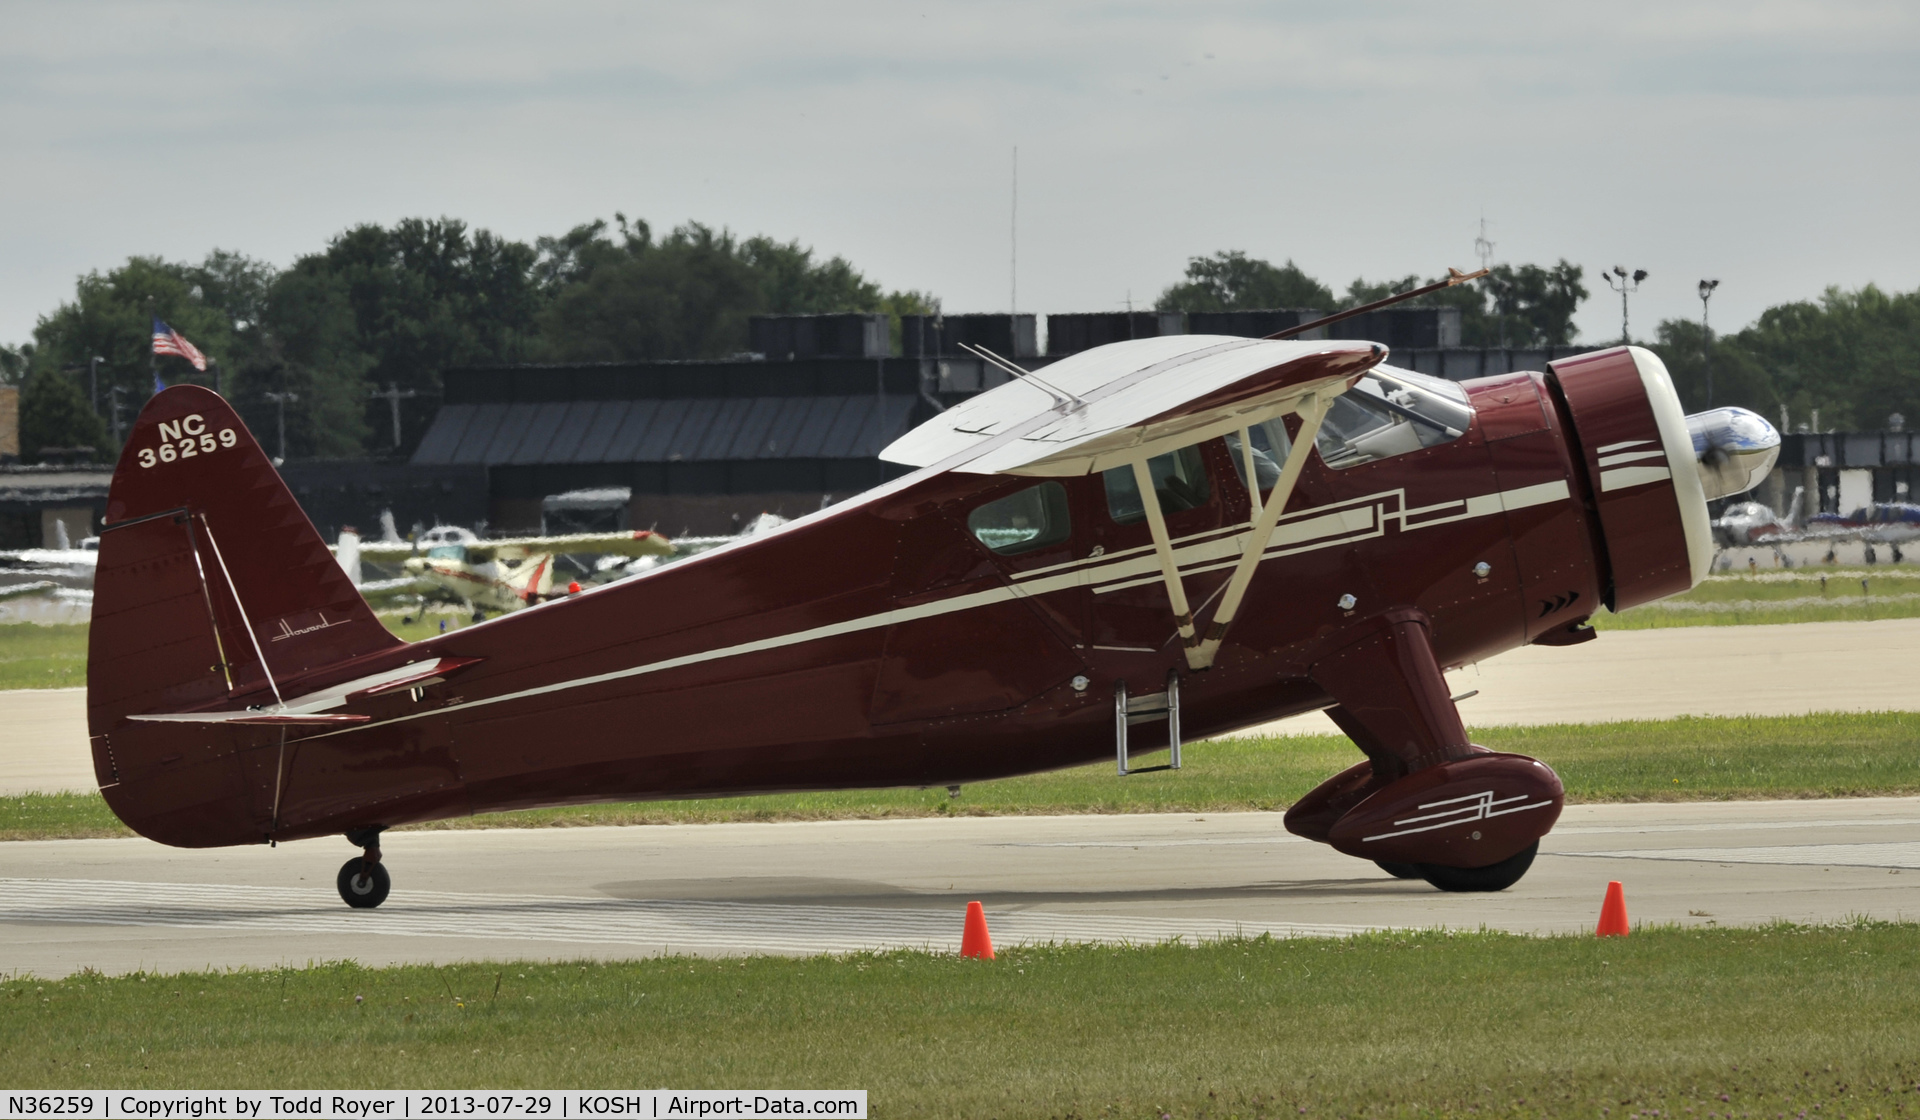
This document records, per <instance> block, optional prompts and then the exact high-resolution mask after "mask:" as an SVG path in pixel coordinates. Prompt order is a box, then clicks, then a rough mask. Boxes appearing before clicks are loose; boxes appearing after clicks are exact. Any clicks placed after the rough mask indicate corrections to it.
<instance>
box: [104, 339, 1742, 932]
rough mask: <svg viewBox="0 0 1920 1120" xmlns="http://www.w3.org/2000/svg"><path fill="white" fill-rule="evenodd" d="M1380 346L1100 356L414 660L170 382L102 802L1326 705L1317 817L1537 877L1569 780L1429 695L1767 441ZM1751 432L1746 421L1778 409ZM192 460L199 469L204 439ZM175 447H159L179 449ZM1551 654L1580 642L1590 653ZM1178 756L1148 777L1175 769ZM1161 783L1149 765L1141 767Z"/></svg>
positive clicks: (1064, 729)
mask: <svg viewBox="0 0 1920 1120" xmlns="http://www.w3.org/2000/svg"><path fill="white" fill-rule="evenodd" d="M1386 358H1387V352H1386V350H1385V349H1384V348H1383V347H1381V346H1378V345H1375V344H1371V343H1366V342H1349V341H1325V342H1303V341H1292V340H1285V339H1275V340H1265V339H1248V338H1229V337H1221V336H1204V335H1187V336H1173V337H1160V338H1150V339H1141V340H1138V341H1130V342H1120V343H1114V344H1111V345H1107V346H1102V347H1098V348H1096V349H1093V350H1089V351H1086V352H1083V353H1080V354H1076V355H1073V356H1071V357H1068V358H1065V359H1062V360H1061V361H1059V362H1057V363H1054V364H1052V365H1050V366H1048V367H1046V369H1045V370H1044V371H1042V372H1039V373H1034V374H1025V373H1024V371H1021V376H1018V377H1017V378H1016V379H1014V380H1012V381H1009V382H1008V383H1007V384H1005V385H1002V386H1000V387H998V388H995V389H993V390H991V391H989V392H987V393H983V394H981V395H979V396H977V397H974V398H972V399H970V400H968V401H966V402H963V403H961V404H959V405H956V406H954V407H953V408H950V409H948V410H947V411H945V412H943V413H941V414H939V415H938V416H936V417H934V418H933V419H931V420H929V421H928V422H926V423H925V424H923V425H921V426H920V427H918V428H916V429H914V430H913V431H911V432H910V433H908V434H907V435H906V436H904V437H902V438H901V439H900V440H898V441H897V442H895V443H894V444H893V445H891V446H890V447H888V448H887V449H886V450H885V451H884V453H883V455H884V457H885V458H886V459H887V460H889V461H891V462H895V463H902V464H905V465H907V466H910V467H913V468H915V469H914V470H913V471H912V473H909V474H907V475H905V476H904V477H901V478H899V479H896V480H895V481H893V482H889V483H886V484H884V485H882V486H879V487H877V488H875V489H873V490H869V491H867V492H866V493H864V494H860V495H857V496H854V497H852V498H849V499H847V500H846V501H843V502H841V503H839V504H837V505H834V506H831V507H829V508H826V509H823V510H820V511H818V512H816V513H813V514H810V515H808V516H805V517H801V518H798V519H796V520H794V521H792V522H790V523H788V524H785V525H781V526H779V527H777V528H775V529H772V530H771V531H768V532H765V533H761V534H758V535H755V536H753V537H751V538H747V539H740V540H735V541H732V542H729V543H726V544H723V545H720V546H719V547H717V548H714V549H712V550H710V551H707V552H704V553H702V554H700V555H697V556H692V557H689V558H687V559H684V560H681V561H679V562H676V563H673V564H668V565H662V566H661V567H659V568H657V569H655V570H653V571H649V572H646V573H643V574H641V575H638V576H636V577H634V578H631V579H627V580H622V581H620V582H618V583H614V584H609V585H606V586H603V587H597V588H591V589H588V590H586V591H584V592H582V593H581V594H578V595H569V596H566V597H564V598H560V599H556V600H552V601H548V602H543V603H540V604H538V605H536V606H531V607H528V608H526V609H523V610H519V611H516V612H514V613H512V614H509V615H504V616H502V617H499V618H496V619H493V620H490V621H488V622H485V623H482V624H479V625H476V626H471V627H468V628H465V629H462V630H458V631H455V632H452V633H449V634H445V635H440V636H436V637H433V638H429V639H427V640H425V641H421V642H416V643H411V644H409V643H406V642H402V641H400V640H399V639H397V638H395V637H394V636H393V635H391V634H390V633H388V632H387V630H386V629H385V628H384V627H382V626H381V625H380V624H379V622H378V621H377V620H376V619H375V618H374V616H373V614H372V612H371V611H370V610H369V609H368V608H367V606H366V604H365V602H364V601H363V600H362V599H361V597H360V596H359V595H358V594H357V593H356V592H355V591H354V588H353V585H352V584H351V583H350V582H349V581H348V580H347V579H346V578H345V576H344V575H342V573H341V571H340V568H339V566H338V565H337V564H335V563H334V562H333V560H332V558H331V557H330V556H329V555H328V554H327V551H326V547H325V545H324V544H323V543H322V542H321V540H320V538H319V537H318V535H317V534H316V533H315V532H314V531H313V528H312V526H311V525H310V524H309V523H308V522H307V520H306V518H305V517H304V516H303V515H302V514H301V512H300V509H299V507H298V506H297V505H296V504H295V502H294V500H293V498H292V496H291V495H290V494H289V493H288V492H287V489H286V487H285V486H284V485H283V484H282V483H281V482H280V480H279V478H278V476H277V475H276V474H275V473H274V470H273V467H272V464H271V463H270V461H269V460H268V458H267V457H266V455H265V454H264V453H263V452H262V451H261V449H260V447H259V445H258V444H257V443H256V442H255V440H254V438H253V436H252V435H251V434H249V433H248V431H247V429H246V428H245V426H244V425H243V424H242V423H241V421H240V418H239V417H238V416H237V415H236V414H235V413H234V411H233V409H232V408H231V407H230V406H229V405H228V404H227V403H226V402H225V401H223V400H222V399H220V398H219V397H218V396H216V395H215V394H213V393H212V392H210V391H208V390H206V389H203V388H198V387H195V386H189V385H181V386H175V387H173V388H171V389H168V390H166V391H165V392H162V393H160V394H158V395H156V396H154V397H153V398H152V399H151V400H150V401H149V402H148V403H147V405H146V407H145V409H144V410H143V411H142V413H141V415H140V418H139V421H138V423H137V425H136V426H135V428H134V430H133V433H132V435H131V437H130V438H129V439H128V441H127V445H126V448H127V449H126V452H125V454H124V456H123V457H122V460H121V462H120V465H119V469H118V471H117V472H116V474H115V476H114V480H113V487H112V493H111V498H110V500H109V507H108V513H107V518H106V521H107V528H106V529H105V531H104V532H103V534H102V539H101V560H100V575H99V580H98V584H97V591H96V596H97V598H96V606H95V612H94V618H93V631H92V646H91V648H92V657H91V660H90V661H89V664H88V705H89V722H90V727H91V731H92V736H93V739H92V742H93V754H94V763H95V768H96V771H97V774H98V776H99V781H100V785H101V787H102V791H103V792H104V794H105V796H106V799H107V801H108V803H109V804H110V805H111V806H112V807H113V810H114V812H116V813H117V814H119V816H120V818H121V819H122V820H124V821H126V822H127V823H128V824H129V825H130V826H132V827H133V828H134V829H136V830H137V831H139V832H140V833H142V834H143V835H145V836H148V837H151V838H153V839H155V840H158V841H161V842H163V843H167V844H174V845H180V846H185V847H212V846H219V845H231V844H252V843H262V842H269V841H278V840H292V839H297V838H302V837H312V836H321V835H328V834H335V835H339V834H344V835H345V836H346V837H347V838H348V840H349V841H351V842H352V843H353V844H355V845H356V846H359V847H361V848H362V849H363V851H362V854H361V855H359V856H356V857H355V858H353V859H351V860H349V861H348V862H347V864H346V865H345V866H344V867H342V868H341V871H340V875H339V879H338V885H339V888H340V893H341V896H342V898H343V899H345V900H346V901H347V903H348V904H349V905H353V906H359V907H367V906H374V905H378V904H379V902H380V901H381V900H382V899H383V898H385V897H386V894H387V891H388V888H389V884H390V878H389V875H388V872H387V870H386V865H385V864H384V863H382V862H381V858H380V843H379V838H380V833H381V830H383V829H386V828H389V827H392V826H394V825H399V824H405V823H408V822H414V821H425V820H433V819H438V818H444V817H452V816H459V815H465V814H469V813H477V812H487V811H494V810H503V809H518V808H528V807H533V806H543V805H562V804H577V803H585V802H594V801H607V800H616V799H619V800H632V799H646V798H675V797H692V796H717V795H727V796H732V795H740V794H753V793H763V792H774V791H790V790H818V789H838V788H848V787H882V786H942V785H954V784H959V783H964V782H974V781H980V780H984V779H990V778H997V777H1003V776H1008V775H1014V774H1023V773H1031V772H1034V771H1040V770H1047V769H1053V768H1057V767H1064V766H1073V765H1078V764H1083V763H1087V762H1092V761H1096V760H1099V759H1101V758H1102V757H1105V758H1107V759H1111V760H1113V761H1114V764H1115V767H1116V770H1117V772H1118V773H1119V774H1122V775H1126V774H1137V773H1139V772H1140V771H1141V770H1142V769H1143V768H1142V767H1141V765H1140V762H1141V761H1142V755H1144V754H1146V753H1147V752H1157V751H1168V752H1169V754H1168V756H1167V762H1166V763H1165V765H1166V766H1170V767H1171V766H1178V765H1180V745H1181V743H1182V741H1183V740H1185V739H1188V738H1191V737H1196V736H1211V735H1218V734H1221V733H1223V732H1227V731H1231V730H1233V729H1236V728H1242V727H1247V726H1249V725H1252V724H1256V723H1260V722H1263V721H1267V720H1272V719H1276V718H1280V717H1283V716H1289V715H1294V714H1298V713H1302V712H1308V711H1312V710H1315V709H1326V710H1327V712H1328V714H1329V715H1330V716H1331V717H1332V718H1333V720H1334V722H1335V723H1336V724H1338V725H1339V726H1340V728H1341V729H1342V730H1343V731H1345V732H1346V733H1347V735H1348V736H1350V737H1351V738H1352V739H1353V741H1354V743H1355V745H1356V746H1357V747H1358V748H1359V749H1360V751H1361V752H1362V753H1363V755H1364V756H1365V757H1364V759H1363V760H1362V761H1360V762H1359V763H1358V764H1357V765H1355V766H1353V767H1352V768H1350V769H1348V770H1346V771H1344V772H1342V773H1340V774H1337V775H1334V776H1333V777H1331V778H1329V779H1328V780H1327V781H1326V782H1325V783H1323V784H1322V785H1321V786H1319V787H1318V788H1317V789H1315V790H1314V791H1312V792H1311V793H1309V794H1308V795H1307V796H1306V797H1304V798H1302V799H1301V800H1300V801H1299V802H1298V803H1297V804H1295V805H1294V806H1293V808H1292V809H1291V810H1289V811H1288V813H1287V814H1286V817H1285V825H1286V827H1287V828H1288V829H1290V830H1291V831H1293V832H1294V833H1297V834H1299V835H1301V836H1305V837H1308V838H1311V839H1313V840H1316V841H1320V842H1322V843H1327V844H1330V845H1332V846H1333V847H1334V848H1336V849H1338V850H1339V851H1342V852H1345V853H1347V854H1349V855H1353V856H1357V857H1360V858H1362V859H1368V860H1372V861H1375V862H1376V863H1378V864H1379V865H1380V866H1381V867H1382V868H1384V869H1385V870H1387V871H1388V872H1390V873H1391V874H1394V875H1400V876H1408V877H1413V876H1417V877H1420V878H1424V879H1426V880H1427V881H1428V882H1430V883H1432V884H1434V885H1435V886H1437V887H1440V888H1442V889H1446V890H1496V889H1501V888H1504V887H1506V886H1508V885H1510V884H1512V883H1513V882H1515V881H1517V880H1518V879H1519V878H1520V876H1521V875H1523V874H1524V873H1525V871H1526V869H1527V867H1528V866H1529V864H1530V863H1531V861H1532V860H1533V857H1534V853H1535V851H1536V850H1537V849H1538V846H1539V840H1540V837H1542V836H1543V835H1545V834H1546V833H1547V831H1548V830H1549V829H1550V828H1551V827H1552V826H1553V824H1554V822H1555V820H1556V819H1557V818H1558V816H1559V814H1560V809H1561V805H1562V802H1563V799H1564V798H1563V791H1562V788H1561V783H1560V780H1559V778H1558V777H1557V776H1556V775H1555V774H1554V772H1553V771H1552V769H1550V768H1549V767H1548V766H1547V765H1546V764H1545V763H1543V762H1540V761H1537V760H1535V759H1532V758H1528V757H1526V756H1523V755H1518V754H1510V753H1504V752H1496V751H1491V750H1488V749H1486V748H1484V747H1480V746H1476V745H1475V744H1473V743H1472V742H1470V741H1469V739H1468V737H1467V733H1466V730H1465V728H1464V727H1463V725H1462V723H1461V719H1460V716H1459V713H1458V712H1457V710H1456V709H1455V707H1454V702H1453V701H1452V699H1450V698H1449V695H1448V688H1447V685H1446V682H1445V680H1444V678H1443V676H1442V673H1443V671H1444V670H1446V669H1447V668H1449V667H1453V666H1458V665H1462V664H1466V663H1469V662H1474V661H1479V660H1481V659H1483V658H1487V657H1491V656H1493V655H1495V654H1497V653H1500V652H1502V651H1504V650H1509V649H1514V648H1517V647H1519V646H1522V645H1527V644H1530V643H1531V644H1535V645H1547V646H1571V645H1575V644H1577V643H1582V642H1585V641H1588V640H1591V639H1592V638H1594V637H1595V636H1596V634H1595V631H1594V630H1593V629H1592V628H1591V627H1590V626H1589V625H1588V619H1589V618H1590V617H1591V616H1592V615H1593V614H1594V613H1595V612H1597V611H1599V610H1601V609H1603V608H1610V609H1613V610H1623V609H1625V608H1628V607H1632V606H1635V605H1637V604H1640V603H1645V602H1648V601H1650V600H1653V599H1658V598H1660V597H1662V596H1666V595H1671V594H1674V593H1676V592H1680V591H1685V590H1687V589H1689V588H1691V587H1693V586H1694V585H1695V584H1696V583H1698V581H1699V580H1700V579H1701V578H1703V577H1704V576H1705V574H1706V573H1707V570H1708V567H1709V565H1710V563H1711V561H1712V556H1713V539H1712V535H1711V531H1710V529H1709V526H1708V517H1707V507H1706V502H1707V500H1708V499H1709V498H1710V497H1718V496H1721V495H1724V494H1729V493H1735V492H1738V491H1740V490H1743V489H1745V488H1747V487H1749V486H1751V485H1752V484H1753V483H1754V482H1756V481H1757V480H1758V479H1760V478H1761V477H1764V475H1765V473H1766V471H1767V469H1768V468H1769V467H1770V466H1771V463H1772V460H1773V458H1774V455H1775V454H1776V453H1777V446H1778V439H1777V437H1775V436H1773V435H1772V433H1771V429H1767V428H1765V422H1764V421H1759V426H1758V427H1754V426H1752V425H1745V424H1744V422H1743V426H1744V427H1745V428H1746V430H1747V438H1744V439H1743V440H1741V441H1740V442H1739V443H1737V444H1733V445H1726V446H1721V445H1716V444H1715V443H1713V442H1712V438H1711V437H1709V438H1708V440H1707V442H1706V445H1705V447H1704V449H1702V448H1701V447H1700V446H1699V444H1698V443H1697V441H1696V435H1698V434H1699V433H1701V432H1702V431H1704V430H1707V429H1710V428H1712V427H1713V425H1711V424H1705V423H1701V422H1700V421H1699V420H1698V419H1694V420H1690V418H1689V417H1687V416H1686V415H1684V414H1683V412H1682V410H1681V407H1680V404H1679V400H1678V398H1677V396H1676V395H1675V393H1674V390H1673V387H1672V384H1671V382H1670V381H1669V379H1668V376H1667V373H1666V370H1665V369H1664V367H1663V366H1662V365H1661V362H1660V359H1659V358H1658V357H1656V356H1655V355H1654V354H1652V353H1651V352H1649V351H1647V350H1644V349H1640V348H1638V347H1621V348H1615V349H1611V350H1604V351H1599V352H1595V353H1590V354H1584V355H1580V356H1578V357H1573V358H1567V359H1563V360H1560V361H1557V362H1553V363H1550V365H1549V368H1548V369H1547V370H1546V371H1543V372H1537V373H1515V374H1509V375H1503V376H1498V377H1489V378H1482V379H1479V380H1475V381H1469V382H1465V383H1461V384H1455V383H1453V382H1448V381H1441V380H1438V379H1435V378H1430V377H1425V376H1422V375H1420V374H1417V373H1413V372H1411V371H1408V370H1404V369H1396V368H1393V367H1391V366H1389V365H1387V364H1386V361H1385V360H1386ZM1754 419H1755V420H1758V418H1757V417H1755V418H1754ZM189 446H191V447H192V448H193V449H194V450H195V452H196V455H195V456H194V457H188V456H187V454H186V448H187V447H189ZM157 447H177V448H179V449H180V452H179V454H178V455H177V456H176V457H175V458H174V459H173V461H171V462H166V463H159V464H157V465H153V466H147V465H143V462H144V459H143V456H145V457H147V458H157V457H156V456H155V455H154V449H155V448H157ZM1567 655H1568V656H1578V654H1577V653H1572V652H1569V653H1568V654H1567ZM1154 768H1157V767H1147V768H1146V769H1154ZM1135 780H1138V779H1135Z"/></svg>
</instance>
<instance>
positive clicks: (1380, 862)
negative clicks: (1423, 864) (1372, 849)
mask: <svg viewBox="0 0 1920 1120" xmlns="http://www.w3.org/2000/svg"><path fill="white" fill-rule="evenodd" d="M1373 865H1374V866H1375V867H1378V868H1379V869H1380V870H1382V871H1384V872H1386V873H1387V874H1389V875H1391V876H1393V877H1394V878H1396V879H1424V878H1426V876H1425V875H1422V874H1421V873H1420V865H1419V864H1417V863H1395V862H1393V861H1392V860H1390V859H1376V860H1374V861H1373Z"/></svg>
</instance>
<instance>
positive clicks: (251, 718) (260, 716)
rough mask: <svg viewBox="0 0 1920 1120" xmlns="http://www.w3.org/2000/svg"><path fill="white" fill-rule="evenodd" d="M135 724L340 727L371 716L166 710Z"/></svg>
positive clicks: (134, 720) (138, 719) (138, 717)
mask: <svg viewBox="0 0 1920 1120" xmlns="http://www.w3.org/2000/svg"><path fill="white" fill-rule="evenodd" d="M127 718H128V719H129V720H132V721H133V722H135V723H225V724H230V725H233V726H237V727H337V726H339V725H341V724H354V723H365V722H367V720H368V719H370V718H371V717H369V716H356V715H348V714H345V713H342V714H338V715H335V714H331V713H327V712H256V711H252V710H250V709H249V710H245V711H238V712H162V713H160V714H158V715H150V716H128V717H127Z"/></svg>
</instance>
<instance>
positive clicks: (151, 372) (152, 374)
mask: <svg viewBox="0 0 1920 1120" xmlns="http://www.w3.org/2000/svg"><path fill="white" fill-rule="evenodd" d="M159 318H160V317H159V316H158V315H155V314H154V313H153V297H152V296H148V297H147V378H148V384H155V383H158V382H159V380H160V355H158V354H156V353H154V350H153V324H154V323H156V322H158V321H159ZM147 395H148V396H152V395H153V394H152V393H151V392H149V393H148V394H147Z"/></svg>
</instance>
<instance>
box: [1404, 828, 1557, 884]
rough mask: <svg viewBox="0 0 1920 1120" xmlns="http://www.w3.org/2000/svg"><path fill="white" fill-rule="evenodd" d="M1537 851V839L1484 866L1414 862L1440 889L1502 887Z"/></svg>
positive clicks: (1513, 879)
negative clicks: (1447, 865) (1504, 857)
mask: <svg viewBox="0 0 1920 1120" xmlns="http://www.w3.org/2000/svg"><path fill="white" fill-rule="evenodd" d="M1538 854H1540V841H1538V840H1535V841H1534V842H1533V843H1531V844H1529V845H1527V846H1526V847H1525V848H1523V849H1521V850H1520V851H1518V852H1515V853H1514V854H1513V855H1511V856H1508V857H1507V858H1506V859H1503V860H1501V861H1500V862H1499V863H1494V864H1489V865H1487V866H1486V867H1441V866H1440V865H1439V864H1437V863H1422V864H1418V865H1416V866H1418V867H1419V869H1420V877H1421V878H1422V879H1425V880H1426V881H1427V882H1429V883H1432V884H1433V885H1434V886H1436V887H1439V888H1440V889H1441V890H1443V891H1504V890H1506V889H1507V888H1508V887H1511V886H1512V885H1514V884H1515V883H1517V882H1519V881H1520V877H1521V876H1522V875H1525V874H1526V873H1527V868H1529V867H1532V866H1533V857H1534V856H1536V855H1538ZM1381 866H1383V867H1384V866H1386V865H1385V864H1382V865H1381Z"/></svg>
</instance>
